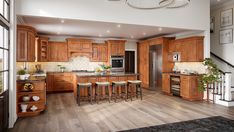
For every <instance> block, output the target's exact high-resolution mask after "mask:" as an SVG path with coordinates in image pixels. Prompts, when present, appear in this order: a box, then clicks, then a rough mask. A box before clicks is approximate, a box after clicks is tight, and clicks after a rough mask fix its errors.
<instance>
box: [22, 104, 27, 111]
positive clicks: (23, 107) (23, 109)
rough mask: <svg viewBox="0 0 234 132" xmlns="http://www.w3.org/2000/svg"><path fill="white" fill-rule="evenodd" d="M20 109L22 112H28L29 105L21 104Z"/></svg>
mask: <svg viewBox="0 0 234 132" xmlns="http://www.w3.org/2000/svg"><path fill="white" fill-rule="evenodd" d="M20 107H21V110H22V112H27V107H28V105H27V104H21V105H20Z"/></svg>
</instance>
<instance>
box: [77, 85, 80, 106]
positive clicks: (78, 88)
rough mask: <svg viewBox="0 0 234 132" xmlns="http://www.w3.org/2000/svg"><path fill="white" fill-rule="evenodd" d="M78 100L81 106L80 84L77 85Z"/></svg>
mask: <svg viewBox="0 0 234 132" xmlns="http://www.w3.org/2000/svg"><path fill="white" fill-rule="evenodd" d="M77 102H78V105H79V106H80V87H79V86H78V87H77Z"/></svg>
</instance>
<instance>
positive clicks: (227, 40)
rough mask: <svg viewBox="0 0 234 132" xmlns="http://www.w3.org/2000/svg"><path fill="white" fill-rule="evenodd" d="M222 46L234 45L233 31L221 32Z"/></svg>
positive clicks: (225, 30)
mask: <svg viewBox="0 0 234 132" xmlns="http://www.w3.org/2000/svg"><path fill="white" fill-rule="evenodd" d="M219 34H220V35H219V37H220V38H219V42H220V44H232V43H233V29H224V30H220V33H219Z"/></svg>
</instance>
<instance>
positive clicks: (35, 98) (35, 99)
mask: <svg viewBox="0 0 234 132" xmlns="http://www.w3.org/2000/svg"><path fill="white" fill-rule="evenodd" d="M32 99H33V101H39V100H40V97H39V96H33V97H32Z"/></svg>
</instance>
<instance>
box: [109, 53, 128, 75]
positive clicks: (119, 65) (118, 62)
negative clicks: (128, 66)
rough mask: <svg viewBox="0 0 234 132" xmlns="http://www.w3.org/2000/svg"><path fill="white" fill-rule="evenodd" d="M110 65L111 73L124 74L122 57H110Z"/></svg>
mask: <svg viewBox="0 0 234 132" xmlns="http://www.w3.org/2000/svg"><path fill="white" fill-rule="evenodd" d="M110 64H111V66H112V68H111V71H116V72H124V68H125V62H124V56H111V62H110Z"/></svg>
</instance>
